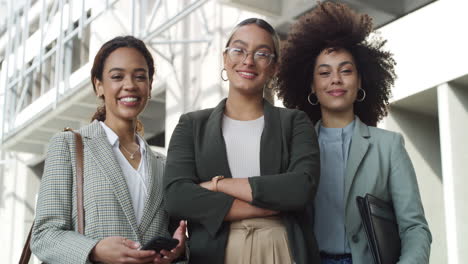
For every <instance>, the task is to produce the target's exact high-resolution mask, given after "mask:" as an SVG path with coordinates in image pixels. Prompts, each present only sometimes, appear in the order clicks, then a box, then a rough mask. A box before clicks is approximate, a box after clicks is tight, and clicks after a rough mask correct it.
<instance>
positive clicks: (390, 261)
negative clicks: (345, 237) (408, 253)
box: [356, 194, 401, 264]
mask: <svg viewBox="0 0 468 264" xmlns="http://www.w3.org/2000/svg"><path fill="white" fill-rule="evenodd" d="M356 202H357V206H358V208H359V213H360V214H361V219H362V225H363V227H364V230H365V231H366V236H367V241H368V242H369V248H370V251H371V252H372V257H373V258H374V262H375V264H395V263H397V262H398V259H399V258H400V254H401V240H400V234H399V231H398V223H397V221H396V217H395V211H394V210H393V205H392V204H391V203H389V202H386V201H383V200H382V199H379V198H377V197H375V196H372V195H371V194H366V196H364V197H361V196H357V197H356Z"/></svg>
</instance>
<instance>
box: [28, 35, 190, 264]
mask: <svg viewBox="0 0 468 264" xmlns="http://www.w3.org/2000/svg"><path fill="white" fill-rule="evenodd" d="M153 74H154V63H153V59H152V57H151V54H150V53H149V51H148V50H147V48H146V47H145V45H144V43H143V42H142V41H140V40H138V39H136V38H134V37H131V36H127V37H117V38H114V39H112V40H110V41H109V42H107V43H105V44H104V45H103V46H102V47H101V49H100V51H99V52H98V54H97V55H96V57H95V61H94V65H93V68H92V70H91V79H92V83H93V88H94V91H95V92H96V95H97V96H98V97H99V98H102V99H103V100H104V106H102V107H99V108H98V111H97V113H96V114H95V115H94V117H93V120H94V121H93V122H92V123H91V124H89V125H87V126H85V127H83V128H81V129H80V130H79V131H78V132H79V133H80V134H81V135H82V138H83V150H84V170H83V176H84V186H83V194H84V199H83V201H84V226H85V228H84V229H85V231H84V235H81V234H80V233H78V232H76V230H77V208H76V192H75V190H76V186H75V184H76V182H75V178H76V176H75V173H76V164H75V160H76V157H75V156H76V149H75V140H74V136H73V134H72V133H70V132H62V133H58V134H57V135H55V136H54V137H53V138H52V140H51V142H50V145H49V150H48V152H47V158H46V162H45V170H44V175H43V177H42V182H41V187H40V191H39V198H38V204H37V214H36V219H35V222H34V228H33V233H32V240H31V248H32V251H33V253H34V254H35V255H36V256H37V257H38V258H39V259H41V260H42V261H44V262H47V263H89V262H100V263H171V262H172V261H173V260H174V259H176V258H178V257H180V256H181V255H183V252H184V251H185V223H184V222H183V221H181V222H180V225H179V227H178V228H177V230H176V231H175V232H174V238H177V239H179V241H180V243H179V244H178V245H177V246H176V248H175V249H173V250H172V251H170V252H169V251H164V250H163V251H161V252H155V251H153V250H139V248H140V246H141V245H143V244H145V243H147V242H148V241H149V240H150V239H151V238H153V237H154V236H163V237H171V232H170V231H169V217H168V215H167V213H166V212H165V210H164V201H163V193H162V192H163V188H162V176H163V174H164V166H165V164H164V163H165V160H164V157H163V156H161V155H159V154H154V153H153V152H152V151H151V149H150V148H149V145H148V144H147V143H146V141H145V140H144V139H143V138H142V137H141V136H139V135H138V134H137V133H136V132H138V131H139V127H141V125H140V126H139V125H138V122H139V121H138V119H137V118H138V115H139V114H140V113H141V112H142V111H143V110H144V108H145V106H146V103H147V100H148V99H149V98H150V92H151V83H152V76H153ZM174 226H175V227H177V224H176V225H174Z"/></svg>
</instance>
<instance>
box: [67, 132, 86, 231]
mask: <svg viewBox="0 0 468 264" xmlns="http://www.w3.org/2000/svg"><path fill="white" fill-rule="evenodd" d="M64 130H65V131H71V132H73V134H75V150H76V209H77V216H78V219H77V220H78V233H80V234H82V235H84V207H83V182H84V180H83V168H84V165H83V139H82V138H81V135H80V133H78V132H76V131H73V129H71V128H68V127H67V128H65V129H64Z"/></svg>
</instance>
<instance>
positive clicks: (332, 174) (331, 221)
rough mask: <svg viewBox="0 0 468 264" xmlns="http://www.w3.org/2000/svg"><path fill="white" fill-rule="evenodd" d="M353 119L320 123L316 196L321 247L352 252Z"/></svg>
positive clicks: (340, 252)
mask: <svg viewBox="0 0 468 264" xmlns="http://www.w3.org/2000/svg"><path fill="white" fill-rule="evenodd" d="M354 123H355V121H354V120H353V121H352V122H351V123H350V124H348V125H347V126H346V127H344V128H327V127H323V126H320V128H319V131H318V141H319V145H320V183H319V186H318V190H317V196H316V197H315V225H314V231H315V235H316V238H317V242H318V246H319V249H320V251H325V252H327V253H332V254H343V253H350V252H351V249H350V247H349V244H348V238H347V235H346V230H345V197H344V194H345V190H344V188H345V174H346V163H347V160H348V154H349V148H350V146H351V138H352V135H353V130H354Z"/></svg>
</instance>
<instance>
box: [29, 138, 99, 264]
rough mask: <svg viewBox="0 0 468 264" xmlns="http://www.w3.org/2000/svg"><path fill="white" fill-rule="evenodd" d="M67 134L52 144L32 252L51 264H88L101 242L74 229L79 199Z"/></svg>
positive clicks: (41, 193)
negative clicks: (73, 219)
mask: <svg viewBox="0 0 468 264" xmlns="http://www.w3.org/2000/svg"><path fill="white" fill-rule="evenodd" d="M66 134H67V133H59V134H57V135H55V136H54V137H53V138H52V140H51V142H50V144H49V150H48V152H47V157H46V161H45V169H44V174H43V176H42V180H41V186H40V189H39V197H38V200H37V208H36V218H35V220H34V227H33V232H32V238H31V250H32V252H33V253H34V254H35V255H36V256H37V257H38V258H39V259H40V260H42V261H44V262H46V263H51V264H53V263H87V262H88V255H89V254H90V252H91V250H92V249H93V248H94V246H95V245H96V243H97V242H98V240H95V239H91V238H88V237H86V236H83V235H81V234H80V233H78V232H76V231H74V230H73V229H74V227H73V222H72V210H73V203H72V199H73V197H76V196H75V195H73V194H74V190H73V186H74V185H73V181H74V180H73V178H74V173H73V168H72V162H71V154H70V147H69V143H68V142H67V135H66ZM70 134H71V133H70ZM68 138H69V140H72V139H71V138H70V137H68Z"/></svg>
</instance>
